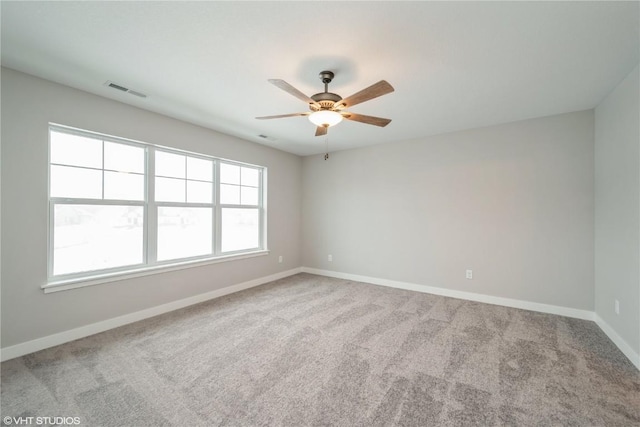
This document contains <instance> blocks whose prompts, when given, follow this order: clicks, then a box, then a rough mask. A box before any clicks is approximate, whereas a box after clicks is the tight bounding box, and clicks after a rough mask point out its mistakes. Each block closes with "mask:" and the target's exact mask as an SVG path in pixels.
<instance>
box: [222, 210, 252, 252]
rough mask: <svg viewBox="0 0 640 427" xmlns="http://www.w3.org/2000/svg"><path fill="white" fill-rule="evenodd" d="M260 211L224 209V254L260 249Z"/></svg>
mask: <svg viewBox="0 0 640 427" xmlns="http://www.w3.org/2000/svg"><path fill="white" fill-rule="evenodd" d="M259 221H260V215H259V213H258V209H232V208H225V209H222V236H221V237H222V252H231V251H239V250H243V249H253V248H258V247H259V242H260V222H259Z"/></svg>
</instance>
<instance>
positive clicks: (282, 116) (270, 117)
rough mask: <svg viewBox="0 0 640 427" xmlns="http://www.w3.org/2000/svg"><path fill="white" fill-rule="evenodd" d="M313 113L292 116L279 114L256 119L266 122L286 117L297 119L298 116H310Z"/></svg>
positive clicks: (292, 114) (293, 114)
mask: <svg viewBox="0 0 640 427" xmlns="http://www.w3.org/2000/svg"><path fill="white" fill-rule="evenodd" d="M309 114H311V113H291V114H279V115H277V116H262V117H256V119H258V120H266V119H282V118H284V117H297V116H308V115H309Z"/></svg>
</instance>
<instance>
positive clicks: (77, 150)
mask: <svg viewBox="0 0 640 427" xmlns="http://www.w3.org/2000/svg"><path fill="white" fill-rule="evenodd" d="M51 163H60V164H64V165H73V166H85V167H89V168H102V141H101V140H99V139H94V138H87V137H84V136H77V135H69V134H67V133H61V132H56V131H51Z"/></svg>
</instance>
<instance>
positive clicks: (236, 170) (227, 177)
mask: <svg viewBox="0 0 640 427" xmlns="http://www.w3.org/2000/svg"><path fill="white" fill-rule="evenodd" d="M220 182H222V183H224V184H240V166H235V165H229V164H227V163H220Z"/></svg>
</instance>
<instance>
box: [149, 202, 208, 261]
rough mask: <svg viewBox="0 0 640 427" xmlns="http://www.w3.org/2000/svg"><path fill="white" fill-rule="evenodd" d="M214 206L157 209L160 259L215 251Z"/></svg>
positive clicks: (185, 256) (186, 256) (192, 255)
mask: <svg viewBox="0 0 640 427" xmlns="http://www.w3.org/2000/svg"><path fill="white" fill-rule="evenodd" d="M212 214H213V209H211V208H177V207H159V208H158V260H159V261H166V260H168V259H177V258H188V257H194V256H198V255H207V254H211V253H212V252H213V250H212V248H213V246H212V241H213V234H212V227H211V219H212Z"/></svg>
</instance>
